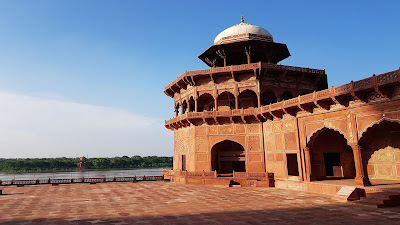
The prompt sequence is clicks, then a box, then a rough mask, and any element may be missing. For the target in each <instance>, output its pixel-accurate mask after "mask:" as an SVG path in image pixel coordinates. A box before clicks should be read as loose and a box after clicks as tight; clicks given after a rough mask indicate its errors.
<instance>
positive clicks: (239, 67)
mask: <svg viewBox="0 0 400 225" xmlns="http://www.w3.org/2000/svg"><path fill="white" fill-rule="evenodd" d="M261 68H263V69H273V70H282V71H283V70H289V71H297V72H302V73H310V74H325V70H318V69H310V68H303V67H296V66H285V65H278V64H273V63H262V62H257V63H249V64H242V65H232V66H225V67H216V68H209V69H202V70H191V71H186V72H184V73H183V74H181V75H180V76H179V77H178V78H176V79H175V80H174V81H173V82H171V83H170V84H169V85H167V86H166V87H165V88H164V91H166V90H168V89H170V88H171V87H172V86H174V85H176V84H177V83H178V82H179V81H181V80H185V79H187V78H186V77H193V76H197V75H206V74H217V73H224V72H238V71H246V70H257V69H261Z"/></svg>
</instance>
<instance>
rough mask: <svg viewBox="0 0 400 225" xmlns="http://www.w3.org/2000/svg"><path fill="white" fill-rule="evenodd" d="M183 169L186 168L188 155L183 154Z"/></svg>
mask: <svg viewBox="0 0 400 225" xmlns="http://www.w3.org/2000/svg"><path fill="white" fill-rule="evenodd" d="M182 170H183V171H185V170H186V155H182Z"/></svg>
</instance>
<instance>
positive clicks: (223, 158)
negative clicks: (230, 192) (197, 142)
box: [211, 140, 246, 174]
mask: <svg viewBox="0 0 400 225" xmlns="http://www.w3.org/2000/svg"><path fill="white" fill-rule="evenodd" d="M211 169H212V170H216V171H217V173H218V174H229V173H233V171H235V172H246V154H245V151H244V148H243V146H242V145H241V144H239V143H237V142H234V141H229V140H225V141H221V142H219V143H217V144H215V145H214V146H213V147H212V148H211Z"/></svg>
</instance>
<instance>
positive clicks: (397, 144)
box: [358, 120, 400, 183]
mask: <svg viewBox="0 0 400 225" xmlns="http://www.w3.org/2000/svg"><path fill="white" fill-rule="evenodd" d="M358 143H359V145H360V147H361V157H362V161H363V166H364V171H365V173H366V174H367V176H368V177H369V178H370V179H372V180H373V179H375V180H379V181H378V182H381V183H391V182H390V180H393V181H397V182H400V123H398V122H391V121H388V120H383V121H381V122H379V123H376V124H374V125H373V126H371V127H369V128H368V129H366V131H365V132H363V133H362V136H361V138H360V140H359V142H358ZM385 180H387V181H385ZM372 182H373V183H376V182H374V181H372Z"/></svg>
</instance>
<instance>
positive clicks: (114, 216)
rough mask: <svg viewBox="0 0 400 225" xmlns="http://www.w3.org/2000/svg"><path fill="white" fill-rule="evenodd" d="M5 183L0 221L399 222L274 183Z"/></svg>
mask: <svg viewBox="0 0 400 225" xmlns="http://www.w3.org/2000/svg"><path fill="white" fill-rule="evenodd" d="M2 189H3V193H4V194H6V195H1V196H0V224H98V225H100V224H115V225H117V224H118V225H123V224H386V225H387V224H400V208H385V209H375V208H367V207H362V206H358V205H355V204H352V203H343V202H339V201H337V200H335V199H333V198H332V197H331V196H324V195H317V194H312V193H305V192H299V191H293V190H284V189H277V188H251V187H249V188H245V187H242V188H221V187H213V186H192V185H182V184H177V183H169V182H163V181H148V182H139V183H101V184H66V185H58V186H51V185H37V186H25V187H16V186H8V187H2Z"/></svg>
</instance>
